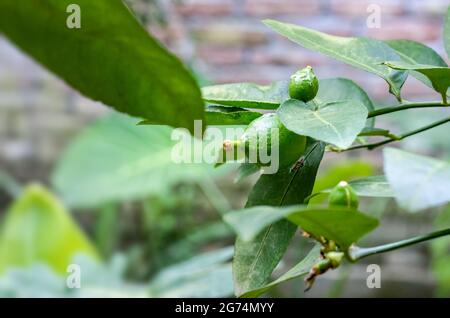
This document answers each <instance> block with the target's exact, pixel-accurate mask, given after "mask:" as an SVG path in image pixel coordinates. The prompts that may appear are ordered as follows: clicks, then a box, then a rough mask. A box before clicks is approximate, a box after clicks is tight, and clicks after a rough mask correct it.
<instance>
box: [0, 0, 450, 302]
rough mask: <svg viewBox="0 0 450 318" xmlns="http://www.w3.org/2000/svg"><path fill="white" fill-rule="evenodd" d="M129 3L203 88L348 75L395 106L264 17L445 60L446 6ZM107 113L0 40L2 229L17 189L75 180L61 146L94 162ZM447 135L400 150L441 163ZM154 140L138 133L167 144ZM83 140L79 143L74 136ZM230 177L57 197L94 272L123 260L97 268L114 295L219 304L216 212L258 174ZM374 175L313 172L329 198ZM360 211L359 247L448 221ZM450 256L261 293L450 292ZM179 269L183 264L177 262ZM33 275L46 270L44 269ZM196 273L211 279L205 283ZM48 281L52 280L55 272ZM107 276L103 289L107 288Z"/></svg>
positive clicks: (346, 270)
mask: <svg viewBox="0 0 450 318" xmlns="http://www.w3.org/2000/svg"><path fill="white" fill-rule="evenodd" d="M127 2H128V3H129V4H130V7H131V8H132V10H133V11H134V12H135V14H136V15H137V17H138V19H139V20H140V21H141V22H142V23H143V24H144V25H145V27H146V28H147V29H148V31H149V32H151V33H152V34H153V35H155V36H156V37H157V38H158V39H160V40H161V42H162V43H164V44H165V45H166V46H167V47H168V48H169V49H170V50H171V51H172V52H174V53H175V54H176V55H178V56H179V57H181V58H182V59H183V60H184V61H185V62H186V64H187V65H189V67H190V68H191V69H192V71H193V72H194V74H195V75H196V77H197V78H198V81H199V82H200V83H201V84H202V85H206V84H214V83H229V82H243V81H250V82H256V83H261V84H266V83H270V82H272V81H275V80H282V79H287V78H288V77H289V76H290V74H292V73H293V72H294V71H296V70H297V69H298V68H300V67H303V66H305V65H311V66H312V67H313V68H314V70H315V72H316V74H317V75H318V77H319V78H328V77H347V78H350V79H352V80H354V81H355V82H356V83H358V84H359V85H360V86H361V87H362V88H363V89H364V90H365V91H366V92H368V94H369V96H370V97H371V98H372V99H373V100H374V102H375V103H376V104H377V105H378V107H380V106H382V105H394V104H395V100H394V98H393V97H392V96H390V95H389V94H388V89H387V86H386V84H385V82H384V81H383V80H382V79H379V78H377V77H376V76H374V75H371V74H368V73H365V72H363V71H360V70H356V69H354V68H351V67H349V66H346V65H344V64H342V63H339V62H337V61H334V60H331V59H329V58H328V57H325V56H323V55H320V54H317V53H314V52H311V51H308V50H306V49H303V48H301V47H299V46H297V45H296V44H294V43H291V42H290V41H288V40H287V39H285V38H283V37H281V36H279V35H277V34H276V33H275V32H273V31H271V30H270V29H268V28H267V27H265V26H264V25H263V24H262V23H261V20H263V19H265V18H273V19H278V20H281V21H284V22H291V23H295V24H301V25H303V26H306V27H310V28H313V29H317V30H319V31H322V32H327V33H331V34H335V35H341V36H369V37H374V38H377V39H397V38H404V39H411V40H416V41H419V42H423V43H425V44H427V45H428V46H430V47H432V48H433V49H435V50H436V51H437V52H438V53H439V54H440V55H441V56H442V57H445V59H446V61H447V62H448V59H447V57H446V55H445V51H444V48H443V43H442V30H443V17H444V13H445V12H446V10H447V7H448V5H450V1H449V0H429V1H421V0H409V1H401V0H389V1H388V0H385V1H380V0H378V1H377V0H371V1H365V0H358V1H357V0H345V1H344V0H315V1H313V0H240V1H239V0H178V1H176V0H174V1H165V0H128V1H127ZM373 4H375V5H378V6H379V8H380V9H381V26H380V28H369V27H367V18H368V16H369V15H370V12H368V11H367V9H368V7H369V6H370V5H373ZM403 95H404V97H405V98H406V99H408V100H430V99H431V100H435V99H438V98H439V96H437V95H436V93H434V92H433V91H432V90H431V89H429V88H427V87H426V86H424V85H423V84H421V83H420V82H418V81H417V80H415V79H413V78H409V79H408V81H407V83H406V84H405V87H404V89H403ZM109 113H111V111H110V110H109V109H107V108H106V107H104V106H103V105H101V104H99V103H95V102H93V101H90V100H88V99H86V98H84V97H82V96H81V95H79V94H78V93H77V92H76V91H73V90H72V89H71V88H69V87H68V86H67V85H65V84H64V83H63V82H62V81H61V80H59V79H58V78H57V77H55V76H54V75H52V74H50V73H49V72H47V71H46V70H45V69H44V68H42V67H41V66H40V65H38V64H37V63H35V62H34V61H33V60H31V59H30V58H28V57H27V56H26V55H24V54H23V53H22V52H20V51H19V50H18V49H17V48H15V47H14V46H13V45H12V44H11V43H10V42H8V40H7V39H5V38H3V37H1V36H0V222H3V223H5V218H4V215H5V213H6V212H7V211H8V210H10V211H11V210H14V208H12V209H11V208H9V207H10V206H11V204H12V202H14V193H17V191H16V190H17V189H18V188H21V187H22V186H23V185H26V184H29V183H30V182H36V181H38V182H40V183H41V184H43V185H45V186H46V187H47V188H48V189H51V188H52V187H54V186H55V184H56V185H59V187H60V188H61V187H63V186H64V184H65V182H64V180H62V179H63V177H64V176H65V175H71V173H72V175H73V174H75V173H77V174H81V173H82V171H83V161H82V160H80V161H78V163H79V165H77V160H75V159H73V158H72V161H71V163H70V164H71V165H72V166H71V167H70V168H67V166H64V167H61V164H60V163H59V162H60V161H61V160H62V159H61V158H62V156H63V153H64V150H65V149H66V148H67V147H68V146H69V145H71V144H72V143H73V140H74V138H78V139H77V140H76V141H75V142H76V143H77V145H78V147H79V148H83V147H88V146H86V143H88V141H86V140H87V139H89V140H90V141H91V143H92V146H90V147H91V148H89V149H95V150H93V152H92V156H95V154H96V152H95V151H97V150H98V149H97V147H96V146H95V143H94V141H97V142H98V143H102V142H104V143H108V141H110V140H109V139H107V138H106V139H104V140H102V137H101V135H98V136H97V135H95V132H98V131H100V132H101V131H103V130H104V129H111V126H116V125H120V124H123V123H124V121H123V120H122V119H118V118H114V116H113V117H107V119H105V120H104V121H103V122H100V124H98V123H97V124H95V122H96V121H97V120H98V119H99V118H104V117H105V116H108V114H109ZM441 116H442V112H441V111H440V110H436V109H434V110H416V111H413V112H409V111H406V112H401V114H398V115H397V114H395V115H389V116H383V117H380V118H379V120H378V122H377V126H379V127H382V128H387V129H391V130H392V131H393V132H394V133H400V132H403V131H407V130H410V129H414V128H417V127H419V126H421V125H423V124H426V123H428V122H432V121H433V120H436V119H438V118H440V117H441ZM111 118H112V119H111ZM115 121H117V122H115ZM125 122H126V120H125ZM111 123H112V124H113V125H112V124H111ZM91 125H94V126H95V127H94V128H92V126H91ZM86 127H90V128H88V129H91V130H90V131H89V132H90V134H91V135H89V137H90V138H87V137H86V134H84V135H82V136H81V137H77V136H79V134H80V132H82V131H84V129H86ZM449 132H450V130H449V127H448V125H446V126H442V127H439V128H437V129H434V130H433V131H430V132H427V133H424V134H422V135H418V136H414V137H412V138H410V139H408V140H406V141H403V142H402V143H401V147H402V148H403V149H407V150H410V151H412V152H415V153H419V154H427V155H432V156H437V157H440V158H449V157H450V144H449V142H448V136H449ZM162 135H164V134H162ZM162 135H159V137H158V136H156V137H155V136H151V135H149V136H147V137H148V138H163V137H161V136H162ZM83 136H84V140H81V139H82V138H83ZM117 136H119V137H118V138H119V139H120V138H122V137H120V135H117ZM164 136H166V135H164ZM80 138H81V139H80ZM123 138H126V136H125V137H123ZM111 140H112V139H111ZM80 144H81V146H80ZM98 148H101V147H98ZM83 149H86V148H83ZM159 150H160V149H159V148H158V149H156V150H154V151H159ZM73 152H76V149H75V150H73V149H72V148H71V154H72V157H73V156H74V155H73ZM150 154H151V153H150ZM68 156H69V155H68ZM103 156H104V158H98V160H99V161H103V163H104V162H105V160H107V159H110V158H111V157H109V158H108V157H107V156H106V155H103ZM70 164H69V165H70ZM169 168H170V167H168V168H167V169H169ZM77 169H78V170H77ZM227 169H229V171H231V173H228V172H229V171H225V172H217V171H211V172H207V173H206V174H207V176H202V177H198V178H197V177H193V175H196V174H200V172H197V171H196V170H192V173H191V174H181V173H180V174H179V175H176V176H175V177H173V178H170V182H169V181H168V180H167V177H166V174H165V173H157V172H152V171H150V172H148V174H147V175H146V177H148V178H152V179H153V180H154V182H155V184H157V186H153V187H151V188H150V187H149V189H148V191H141V192H139V191H137V192H136V191H134V190H129V191H127V190H124V188H123V187H125V186H123V187H122V185H120V184H119V185H116V188H119V189H112V188H111V189H104V192H105V193H102V195H103V197H101V195H100V194H99V198H95V193H93V195H94V198H89V199H86V200H85V201H83V200H84V199H83V198H85V197H83V196H86V194H85V193H81V194H79V195H78V197H77V195H73V197H68V196H64V195H61V197H62V198H61V200H62V201H63V202H64V203H65V204H66V206H67V207H68V208H69V209H70V213H71V215H72V217H73V218H74V219H75V223H76V224H78V226H80V227H81V228H83V230H84V232H86V233H87V235H88V237H89V240H90V241H91V242H92V245H93V246H94V248H95V249H96V250H97V251H98V254H99V255H100V256H99V258H101V259H103V260H105V261H104V263H105V265H104V266H109V267H108V268H110V267H111V268H113V267H114V266H115V265H114V264H116V263H117V264H118V263H120V264H121V265H120V266H119V265H117V266H118V267H120V270H117V272H114V270H113V269H111V270H110V271H109V272H108V270H106V269H105V268H102V269H100V271H102V272H107V273H110V272H111V273H110V275H111V276H114V277H115V278H117V280H120V283H124V281H126V284H130V286H131V287H129V289H126V291H124V289H122V292H123V293H124V294H123V296H130V295H136V294H138V295H140V294H139V293H140V292H141V291H142V289H148V288H149V287H148V286H149V284H150V285H151V286H152V287H151V290H152V294H151V295H152V296H167V295H169V296H204V295H206V296H226V295H230V294H231V293H232V292H231V281H230V269H229V262H228V261H229V257H230V252H229V249H227V248H226V247H227V246H231V245H232V243H233V241H234V236H233V234H232V233H231V231H230V230H229V229H228V228H227V227H226V226H225V225H224V224H223V223H222V222H221V221H220V213H222V212H224V211H226V210H228V209H230V208H240V207H242V206H243V205H244V204H245V199H246V195H247V194H248V192H249V191H250V188H251V186H252V184H253V183H254V182H255V178H250V179H246V180H245V181H243V182H241V183H238V184H236V183H234V181H233V179H234V177H235V173H234V168H233V167H230V168H227ZM68 170H70V171H71V173H69V172H67V171H68ZM55 171H56V172H55ZM73 171H75V172H73ZM381 173H382V158H381V152H380V151H379V150H377V151H373V152H367V151H353V152H349V153H345V154H339V155H333V154H328V155H327V156H326V160H325V161H324V164H323V165H322V167H321V170H320V172H319V177H318V185H317V187H318V188H320V187H322V188H326V187H329V186H332V185H334V184H336V183H337V182H338V181H340V180H341V179H349V180H351V179H354V178H358V177H364V176H366V175H372V174H381ZM55 174H56V176H55ZM52 180H57V181H52ZM121 187H122V189H120V188H121ZM59 190H61V189H59ZM77 190H79V189H77V186H76V185H72V188H71V192H72V193H74V192H76V191H77ZM107 190H108V191H109V190H110V191H109V192H108V191H107ZM121 190H123V192H121V193H122V194H123V195H120V196H119V198H118V199H111V197H112V195H111V193H117V191H119V192H120V191H121ZM67 191H68V190H67ZM99 191H100V192H102V191H101V190H99ZM114 191H116V192H114ZM37 192H39V191H37ZM55 192H56V194H55V195H56V196H58V195H59V193H58V190H56V189H55ZM62 192H64V191H62ZM138 192H139V193H138ZM136 193H138V194H136ZM100 197H101V199H100ZM80 198H81V199H80ZM77 200H78V201H77ZM363 204H364V209H363V211H368V213H371V214H373V215H377V216H381V215H383V218H382V224H381V226H380V228H379V229H378V230H377V231H376V232H375V233H374V234H373V235H371V236H370V237H368V239H367V240H366V241H365V242H364V243H366V244H379V243H385V242H389V241H393V240H397V239H401V238H405V237H408V236H412V235H416V234H418V233H424V232H426V231H429V230H431V229H432V228H433V227H436V226H437V227H442V226H445V224H446V223H447V225H450V217H447V214H449V213H450V211H444V210H443V209H434V210H429V211H424V212H420V213H418V214H408V213H407V212H404V211H401V210H400V209H399V208H398V207H397V206H396V205H395V203H394V202H392V201H390V200H376V201H369V200H367V202H366V201H364V202H363ZM436 220H438V221H436ZM296 241H299V242H300V243H298V244H294V246H293V247H292V248H291V249H290V250H289V252H288V254H287V256H286V259H285V260H284V261H283V262H282V264H281V265H280V267H279V268H278V269H277V271H276V273H275V274H279V273H282V272H284V271H286V270H287V269H289V268H290V267H291V266H292V264H294V263H296V262H297V261H298V259H299V257H300V256H301V253H302V252H301V250H302V248H301V247H302V246H303V245H305V244H307V243H305V242H302V241H301V240H296ZM302 244H303V245H302ZM0 245H1V243H0ZM0 250H1V248H0ZM299 251H300V252H299ZM449 251H450V241H448V240H446V239H441V240H440V241H439V242H437V243H435V244H433V245H431V244H426V245H420V246H417V247H413V248H408V249H405V250H401V251H398V252H395V253H392V254H389V253H388V254H384V255H381V256H375V257H372V258H369V259H368V260H367V261H365V262H364V263H358V264H357V265H353V266H352V267H343V268H342V269H339V270H336V271H333V272H331V273H327V274H326V275H324V276H323V277H320V278H319V279H318V281H317V284H316V286H315V288H313V289H312V290H311V291H309V292H308V293H307V294H304V293H303V288H304V286H303V282H302V281H301V280H295V281H293V282H292V283H289V284H285V285H283V286H281V287H279V288H277V289H276V290H274V291H273V292H272V293H271V296H290V297H305V296H306V297H311V296H313V297H317V296H320V297H340V296H346V297H364V296H368V297H383V296H384V297H410V296H412V297H417V296H425V297H431V296H450V259H445V256H446V255H447V254H449V253H448V252H449ZM205 252H206V253H207V254H206V257H208V256H210V257H212V258H213V260H214V262H212V263H213V264H215V266H213V267H211V266H209V267H207V268H203V267H201V265H198V264H204V262H205V261H204V260H203V261H202V259H200V263H198V262H199V260H198V259H197V260H196V259H195V258H196V257H198V255H199V254H202V253H203V254H202V255H203V257H205V255H204V253H205ZM211 253H213V255H212V256H211ZM214 253H216V254H214ZM0 255H1V254H0ZM193 258H194V259H193ZM438 258H439V260H438ZM447 258H449V257H447ZM189 261H191V263H189ZM180 262H187V263H181V265H180ZM192 262H193V263H192ZM195 262H197V263H195ZM206 263H208V262H206ZM370 263H375V264H379V265H380V266H381V269H382V288H381V289H368V288H367V287H366V283H365V280H366V277H367V275H368V274H367V273H366V266H367V264H370ZM195 264H197V265H195ZM91 265H92V264H91ZM113 265H114V266H113ZM95 266H97V265H92V266H91V267H92V268H95ZM102 266H103V265H102ZM176 266H178V269H177V267H176ZM183 266H184V267H183ZM180 268H181V269H180ZM187 268H190V269H195V270H194V272H193V274H192V275H191V276H189V277H185V276H186V275H184V276H183V275H182V277H181V276H177V275H181V273H184V274H186V273H187V272H189V270H186V269H187ZM0 269H1V264H0ZM34 270H39V271H44V272H45V271H46V269H45V268H44V269H43V268H37V269H34ZM95 270H99V269H92V272H93V273H96V272H95ZM0 272H1V271H0ZM119 272H120V273H119ZM174 273H175V274H174ZM177 273H178V274H177ZM199 273H200V274H201V275H199ZM205 273H208V275H211V276H205V275H206V274H205ZM5 275H6V274H3V276H4V277H6V276H5ZM14 275H15V276H14ZM14 275H13V276H9V278H8V279H7V280H6V279H5V278H3V280H2V278H1V277H0V295H6V296H11V295H12V296H14V295H28V294H32V295H37V296H46V295H60V293H62V292H61V290H60V289H58V288H59V287H58V288H56V287H55V286H59V285H58V283H57V282H56V283H55V285H54V286H53V287H49V289H50V290H52V292H53V294H52V293H50V292H49V294H45V292H43V290H45V289H43V288H41V285H40V284H44V285H46V284H49V281H51V280H52V279H53V278H48V279H47V280H46V281H45V282H44V281H42V282H34V281H33V278H32V277H33V275H31V276H27V274H26V273H23V272H16V273H15V274H14ZM48 275H49V277H50V276H52V274H51V272H48ZM108 275H109V274H108ZM171 275H172V276H171ZM173 275H174V276H173ZM41 276H42V275H41ZM92 276H98V275H95V274H93V275H92ZM119 276H120V279H119ZM201 276H205V277H203V278H205V279H206V278H207V277H210V280H208V282H209V283H208V284H209V285H210V286H209V287H210V288H211V289H210V290H204V291H203V292H204V293H203V294H202V288H201V287H203V288H204V289H207V288H206V285H208V284H207V283H206V282H207V281H206V280H204V279H203V280H202V279H201V278H202V277H201ZM11 277H12V278H11ZM43 277H47V276H43ZM52 277H53V276H52ZM108 277H110V276H108ZM180 277H181V278H180ZM105 279H106V280H107V281H111V279H110V278H105ZM30 281H33V284H35V285H36V288H35V289H33V288H32V287H30V288H29V289H25V290H24V288H25V287H24V286H25V285H26V286H34V285H32V284H31V283H30ZM2 282H3V283H2ZM24 282H27V283H24ZM148 282H151V283H148ZM211 282H214V283H211ZM96 284H100V285H102V284H103V283H102V282H100V283H99V282H97V281H96V280H95V279H94V278H93V283H92V286H96ZM216 285H217V286H216ZM127 286H128V285H127ZM2 288H3V292H4V293H3V294H2ZM52 288H53V289H52ZM214 288H215V289H214ZM93 290H95V288H93ZM194 290H195V292H194ZM92 295H95V293H93V294H92ZM121 295H122V294H121Z"/></svg>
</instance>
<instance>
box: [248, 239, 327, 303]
mask: <svg viewBox="0 0 450 318" xmlns="http://www.w3.org/2000/svg"><path fill="white" fill-rule="evenodd" d="M319 260H320V245H316V246H314V247H313V248H312V249H311V251H310V252H309V253H308V255H306V257H305V258H304V259H303V260H301V261H300V262H299V263H298V264H297V265H295V266H294V267H292V268H291V269H290V270H289V271H287V272H286V273H284V274H283V275H282V276H280V277H279V278H278V279H276V280H274V281H273V282H271V283H269V284H267V285H264V286H262V287H260V288H256V289H253V290H251V291H248V292H246V293H245V294H242V295H241V297H242V298H255V297H258V296H260V295H262V294H264V293H265V292H267V291H268V290H270V289H271V288H273V287H275V286H277V285H279V284H281V283H284V282H287V281H289V280H291V279H295V278H300V277H302V276H305V275H306V274H308V273H309V271H310V270H311V267H313V266H314V264H316V263H317V262H318V261H319Z"/></svg>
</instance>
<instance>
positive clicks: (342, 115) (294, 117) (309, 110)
mask: <svg viewBox="0 0 450 318" xmlns="http://www.w3.org/2000/svg"><path fill="white" fill-rule="evenodd" d="M277 112H278V115H279V117H280V120H281V122H282V123H283V124H284V125H285V126H286V128H287V129H289V130H291V131H293V132H295V133H297V134H299V135H304V136H308V137H312V138H315V139H318V140H321V141H325V142H328V143H331V144H334V145H336V146H338V147H339V148H342V149H346V148H348V147H350V146H351V145H352V143H353V141H354V140H355V139H356V137H357V136H358V134H359V133H360V132H361V130H362V129H363V128H364V125H365V124H366V118H367V114H368V112H367V108H366V107H365V106H364V105H363V104H362V103H360V102H358V101H355V100H353V101H350V100H348V101H339V102H334V103H329V104H326V105H323V106H319V107H318V108H317V109H314V108H313V107H311V106H310V105H306V104H305V103H303V102H301V101H298V100H294V99H290V100H288V101H286V102H284V103H283V104H282V105H281V106H280V108H279V109H278V111H277Z"/></svg>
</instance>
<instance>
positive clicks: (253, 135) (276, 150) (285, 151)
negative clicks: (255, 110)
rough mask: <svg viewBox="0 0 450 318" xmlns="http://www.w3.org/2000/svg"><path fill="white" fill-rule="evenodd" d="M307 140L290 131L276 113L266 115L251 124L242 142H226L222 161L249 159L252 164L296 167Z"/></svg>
mask: <svg viewBox="0 0 450 318" xmlns="http://www.w3.org/2000/svg"><path fill="white" fill-rule="evenodd" d="M305 148H306V137H305V136H301V135H297V134H296V133H293V132H292V131H290V130H288V129H287V128H286V127H284V125H283V124H282V123H281V121H280V119H279V117H278V115H277V114H276V113H270V114H264V115H262V116H261V117H259V118H257V119H255V120H254V121H252V122H251V123H250V124H249V125H248V126H247V128H246V129H245V131H244V133H243V134H242V136H241V138H240V139H239V140H225V141H224V143H223V149H222V152H221V155H220V156H221V162H226V161H228V160H237V159H242V158H243V157H245V158H246V161H247V162H249V163H256V164H258V165H259V166H261V167H263V166H269V165H271V164H272V163H273V162H274V160H277V161H278V162H279V166H280V167H282V168H283V167H287V166H289V165H291V164H294V163H295V162H296V161H297V160H298V159H299V158H300V157H301V155H302V154H303V153H304V151H305Z"/></svg>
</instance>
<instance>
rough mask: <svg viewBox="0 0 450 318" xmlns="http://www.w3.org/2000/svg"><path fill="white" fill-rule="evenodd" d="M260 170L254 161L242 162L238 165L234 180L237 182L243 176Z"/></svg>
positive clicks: (242, 178) (245, 176)
mask: <svg viewBox="0 0 450 318" xmlns="http://www.w3.org/2000/svg"><path fill="white" fill-rule="evenodd" d="M260 171H261V167H260V166H259V165H257V164H256V163H247V162H246V163H243V164H241V165H240V166H239V169H238V171H237V175H236V178H235V180H234V182H236V183H239V182H241V181H242V180H244V179H245V178H247V177H249V176H251V175H253V174H255V173H257V172H260Z"/></svg>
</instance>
